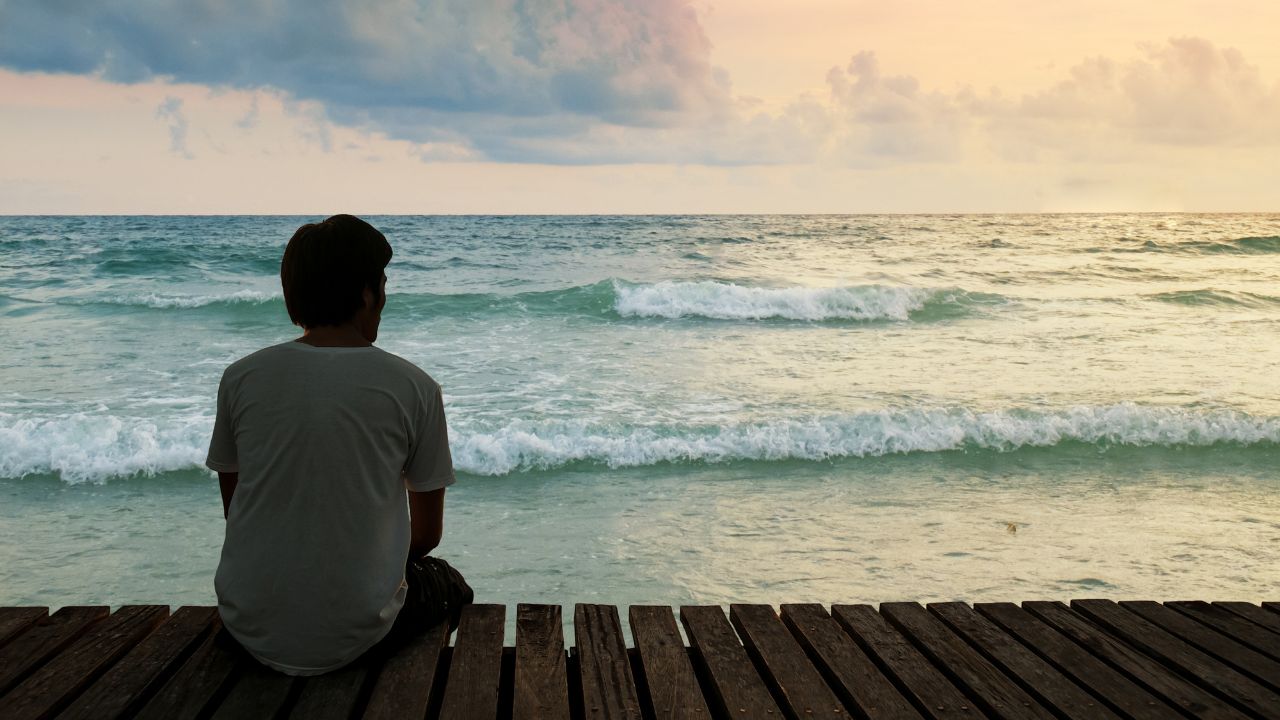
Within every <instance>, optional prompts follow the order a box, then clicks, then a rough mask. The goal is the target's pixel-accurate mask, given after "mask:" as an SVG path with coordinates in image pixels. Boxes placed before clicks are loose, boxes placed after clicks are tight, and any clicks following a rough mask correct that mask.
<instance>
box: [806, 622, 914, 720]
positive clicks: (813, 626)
mask: <svg viewBox="0 0 1280 720" xmlns="http://www.w3.org/2000/svg"><path fill="white" fill-rule="evenodd" d="M782 622H783V624H785V625H786V626H787V628H789V629H790V630H791V633H792V635H794V636H795V638H796V640H797V641H799V643H800V645H801V647H803V648H804V649H805V651H806V652H808V653H809V655H810V656H811V657H812V658H813V659H814V662H815V663H816V664H817V665H818V668H819V670H821V671H822V673H823V675H824V676H825V677H826V679H827V682H828V684H829V686H830V687H831V688H832V689H834V690H835V692H836V694H837V695H839V696H840V699H841V700H842V701H843V702H844V704H845V705H846V706H847V707H849V708H851V709H852V708H857V712H859V713H860V714H861V715H864V716H866V717H869V718H886V719H889V718H892V719H894V720H919V718H920V713H919V712H918V711H917V710H916V709H915V707H913V706H912V705H911V703H910V702H908V701H907V699H906V698H905V697H903V696H902V693H900V692H898V689H897V688H895V687H894V686H893V683H892V682H890V681H889V679H888V678H886V677H885V676H884V674H883V673H881V672H880V670H879V669H878V668H876V666H875V663H873V662H871V659H870V658H868V657H867V655H866V653H864V652H862V650H861V649H860V648H859V647H858V644H857V643H855V642H854V641H853V638H851V637H849V636H848V635H847V634H846V633H845V632H844V630H841V629H840V625H839V624H838V623H837V622H836V621H835V620H833V619H832V618H831V616H830V615H828V614H827V611H826V610H825V609H823V607H822V606H821V605H818V604H816V603H797V604H789V605H783V606H782Z"/></svg>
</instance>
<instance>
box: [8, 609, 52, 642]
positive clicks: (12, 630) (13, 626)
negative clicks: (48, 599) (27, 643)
mask: <svg viewBox="0 0 1280 720" xmlns="http://www.w3.org/2000/svg"><path fill="white" fill-rule="evenodd" d="M46 617H49V608H47V607H0V647H3V646H4V644H5V643H7V642H9V641H10V640H12V639H13V638H14V637H15V636H17V635H18V633H20V632H22V631H23V630H26V629H27V628H29V627H31V626H32V625H34V624H35V623H36V621H37V620H40V619H41V618H46Z"/></svg>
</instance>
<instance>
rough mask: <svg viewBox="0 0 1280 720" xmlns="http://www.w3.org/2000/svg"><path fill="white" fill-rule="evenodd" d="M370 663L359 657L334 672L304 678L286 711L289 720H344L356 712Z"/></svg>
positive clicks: (367, 659)
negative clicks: (291, 704) (295, 719)
mask: <svg viewBox="0 0 1280 720" xmlns="http://www.w3.org/2000/svg"><path fill="white" fill-rule="evenodd" d="M372 662H373V661H372V659H371V658H362V659H360V660H357V661H356V662H354V663H352V664H350V665H348V666H346V667H344V668H341V669H339V670H335V671H334V672H331V673H325V674H324V675H317V676H315V677H309V678H306V679H305V681H304V682H303V685H302V692H301V693H299V695H298V699H297V701H296V702H294V703H293V707H291V708H289V717H290V718H297V720H347V719H348V718H350V717H351V714H352V712H354V711H355V709H356V702H357V701H358V700H359V698H360V690H361V689H362V688H363V687H364V683H365V680H366V679H367V678H368V677H369V672H370V665H371V663H372Z"/></svg>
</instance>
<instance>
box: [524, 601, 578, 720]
mask: <svg viewBox="0 0 1280 720" xmlns="http://www.w3.org/2000/svg"><path fill="white" fill-rule="evenodd" d="M512 717H513V718H514V719H515V720H537V718H547V719H548V720H553V719H554V718H563V719H564V720H568V717H569V680H568V674H567V672H566V670H565V651H564V625H563V623H562V622H561V619H560V606H559V605H527V604H524V603H521V604H520V605H517V606H516V667H515V687H514V689H513V698H512Z"/></svg>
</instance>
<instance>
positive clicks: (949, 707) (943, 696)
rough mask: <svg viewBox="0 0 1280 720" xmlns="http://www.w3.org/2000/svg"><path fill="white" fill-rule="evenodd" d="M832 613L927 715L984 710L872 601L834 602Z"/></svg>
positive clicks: (966, 714)
mask: <svg viewBox="0 0 1280 720" xmlns="http://www.w3.org/2000/svg"><path fill="white" fill-rule="evenodd" d="M831 614H832V616H834V617H835V619H836V622H838V623H840V626H841V627H843V628H844V630H845V632H847V633H849V635H850V636H851V637H852V638H853V639H854V640H855V641H857V643H858V645H859V646H861V648H862V650H863V652H865V653H867V655H868V656H870V657H871V658H873V659H875V661H876V662H878V663H879V664H880V666H881V667H883V668H885V669H886V670H887V671H888V673H889V675H890V676H891V679H892V680H893V681H894V683H895V684H896V685H897V687H898V689H899V690H901V691H902V693H903V694H904V695H905V696H906V697H907V699H908V700H910V701H911V703H912V704H913V705H915V707H916V709H917V710H919V711H920V712H921V713H923V714H924V715H925V716H927V717H933V718H972V717H982V712H981V711H980V710H978V708H977V707H976V706H975V705H974V704H973V701H972V700H970V699H969V698H967V697H965V696H964V694H963V693H961V692H960V691H959V690H957V689H956V687H955V686H954V685H952V684H951V681H950V680H948V679H947V678H946V676H944V675H943V674H942V673H941V672H939V671H938V669H937V668H935V667H934V666H933V665H932V664H931V663H930V662H929V661H928V659H926V658H925V656H924V655H921V654H920V651H919V650H917V649H916V648H915V646H914V645H912V644H911V641H909V640H907V639H906V638H905V637H903V636H902V635H901V634H899V633H898V631H897V630H894V629H893V628H892V627H889V623H888V622H886V621H885V619H884V618H883V617H881V616H880V613H878V612H876V610H875V608H873V607H871V606H870V605H832V606H831Z"/></svg>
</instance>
